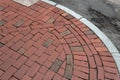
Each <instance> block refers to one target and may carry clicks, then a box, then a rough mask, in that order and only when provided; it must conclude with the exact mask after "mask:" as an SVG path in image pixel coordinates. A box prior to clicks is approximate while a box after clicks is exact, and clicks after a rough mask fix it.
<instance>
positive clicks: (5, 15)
mask: <svg viewBox="0 0 120 80" xmlns="http://www.w3.org/2000/svg"><path fill="white" fill-rule="evenodd" d="M8 6H9V7H8ZM0 8H1V10H0V79H1V80H110V79H111V80H119V74H118V70H117V68H116V64H115V62H114V59H113V58H112V56H111V54H110V53H109V51H108V50H107V48H106V47H105V45H104V44H103V43H102V42H101V40H100V39H99V38H98V37H97V36H96V35H95V34H94V33H93V32H92V31H91V30H90V29H89V28H88V27H87V26H86V25H84V24H83V23H82V22H80V21H79V20H77V19H76V18H74V17H73V16H71V15H70V14H68V13H66V12H64V11H62V10H60V9H58V8H56V7H54V6H51V5H49V4H47V3H44V2H41V1H39V2H38V3H36V4H34V5H32V6H30V7H25V6H22V5H20V4H17V3H15V2H12V1H11V0H4V1H1V3H0Z"/></svg>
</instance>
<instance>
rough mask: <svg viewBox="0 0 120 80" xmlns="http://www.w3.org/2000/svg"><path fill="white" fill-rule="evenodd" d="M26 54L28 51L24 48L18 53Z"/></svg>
mask: <svg viewBox="0 0 120 80" xmlns="http://www.w3.org/2000/svg"><path fill="white" fill-rule="evenodd" d="M25 52H26V50H25V49H24V48H20V49H19V50H18V53H20V54H24V53H25Z"/></svg>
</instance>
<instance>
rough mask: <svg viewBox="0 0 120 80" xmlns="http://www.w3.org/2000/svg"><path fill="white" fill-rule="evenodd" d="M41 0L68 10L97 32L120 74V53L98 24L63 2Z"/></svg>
mask: <svg viewBox="0 0 120 80" xmlns="http://www.w3.org/2000/svg"><path fill="white" fill-rule="evenodd" d="M41 1H43V2H46V3H48V4H51V5H54V6H56V7H57V8H60V9H62V10H64V11H66V12H67V13H69V14H71V15H72V16H74V17H75V18H77V19H78V20H80V21H81V22H82V23H84V24H85V25H87V26H88V27H89V28H90V29H91V30H92V31H93V32H95V33H96V35H97V36H98V37H99V38H100V39H101V40H102V41H103V43H104V44H105V46H106V47H107V49H108V50H109V51H110V53H111V55H112V56H113V58H114V60H115V63H116V65H117V68H118V71H119V74H120V62H119V61H120V53H119V51H118V50H117V48H116V47H115V46H114V44H113V43H112V42H111V40H110V39H109V38H108V37H107V36H106V35H105V34H104V33H103V32H102V31H101V30H100V29H98V28H97V26H95V25H94V24H93V23H91V22H90V21H88V20H87V19H85V18H83V17H82V16H81V15H79V14H78V13H76V12H75V11H73V10H71V9H69V8H67V7H65V6H63V5H61V4H57V3H55V2H53V1H51V0H41Z"/></svg>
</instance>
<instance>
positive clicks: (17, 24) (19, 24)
mask: <svg viewBox="0 0 120 80" xmlns="http://www.w3.org/2000/svg"><path fill="white" fill-rule="evenodd" d="M23 24H24V20H19V21H18V22H16V23H15V24H13V25H14V26H15V27H16V28H19V27H20V26H21V25H23Z"/></svg>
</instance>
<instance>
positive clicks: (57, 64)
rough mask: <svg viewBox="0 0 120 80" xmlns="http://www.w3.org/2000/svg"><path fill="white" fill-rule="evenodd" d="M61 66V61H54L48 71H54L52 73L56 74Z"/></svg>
mask: <svg viewBox="0 0 120 80" xmlns="http://www.w3.org/2000/svg"><path fill="white" fill-rule="evenodd" d="M61 65H62V61H60V60H58V59H57V60H55V62H54V63H53V65H52V66H51V68H50V70H52V71H54V72H58V70H59V68H60V67H61Z"/></svg>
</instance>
